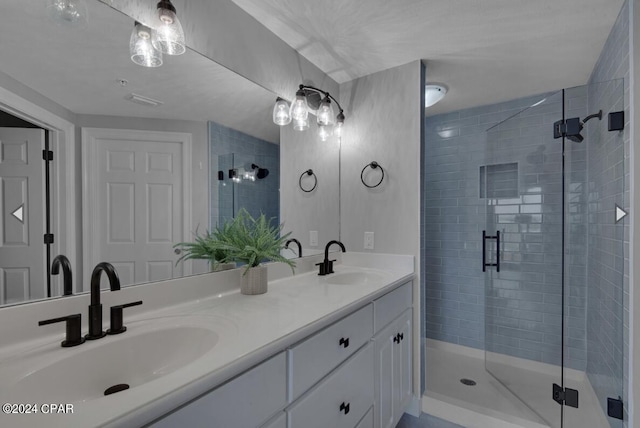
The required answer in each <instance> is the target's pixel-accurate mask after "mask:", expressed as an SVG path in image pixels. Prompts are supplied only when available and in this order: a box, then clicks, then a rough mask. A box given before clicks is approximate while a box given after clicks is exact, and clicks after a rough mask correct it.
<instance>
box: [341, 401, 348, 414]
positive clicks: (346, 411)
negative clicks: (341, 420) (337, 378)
mask: <svg viewBox="0 0 640 428" xmlns="http://www.w3.org/2000/svg"><path fill="white" fill-rule="evenodd" d="M349 407H350V406H349V403H346V404H345V402H344V401H343V402H342V404H341V405H340V411H341V412H344V414H345V415H346V414H348V413H349V410H350V409H349Z"/></svg>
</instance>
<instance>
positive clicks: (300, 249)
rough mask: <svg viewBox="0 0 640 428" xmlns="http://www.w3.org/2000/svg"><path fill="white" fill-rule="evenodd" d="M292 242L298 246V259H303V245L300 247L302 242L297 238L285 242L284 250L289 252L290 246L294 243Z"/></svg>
mask: <svg viewBox="0 0 640 428" xmlns="http://www.w3.org/2000/svg"><path fill="white" fill-rule="evenodd" d="M292 242H293V243H295V244H297V245H298V257H302V245H300V241H298V240H297V239H295V238H291V239H289V240H288V241H287V242H285V243H284V249H285V250H288V249H289V244H290V243H292Z"/></svg>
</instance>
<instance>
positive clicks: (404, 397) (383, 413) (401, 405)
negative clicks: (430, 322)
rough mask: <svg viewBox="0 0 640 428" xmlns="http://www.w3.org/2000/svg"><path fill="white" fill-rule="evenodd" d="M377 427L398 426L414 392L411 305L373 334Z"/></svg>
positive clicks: (375, 418)
mask: <svg viewBox="0 0 640 428" xmlns="http://www.w3.org/2000/svg"><path fill="white" fill-rule="evenodd" d="M373 340H374V343H375V357H376V361H375V370H376V372H375V373H376V374H375V394H376V401H375V406H374V408H375V415H374V426H375V427H376V428H393V427H395V426H396V424H397V423H398V421H399V420H400V418H401V417H402V414H403V413H404V410H405V409H406V406H407V405H408V404H409V401H410V400H411V394H412V378H413V374H412V349H413V347H412V346H411V309H408V310H406V311H405V312H404V313H403V314H402V315H401V316H400V317H399V318H397V319H396V320H394V321H393V322H392V323H391V324H389V326H387V327H386V328H385V329H384V330H382V331H381V332H380V333H378V334H377V335H376V336H375V337H374V339H373Z"/></svg>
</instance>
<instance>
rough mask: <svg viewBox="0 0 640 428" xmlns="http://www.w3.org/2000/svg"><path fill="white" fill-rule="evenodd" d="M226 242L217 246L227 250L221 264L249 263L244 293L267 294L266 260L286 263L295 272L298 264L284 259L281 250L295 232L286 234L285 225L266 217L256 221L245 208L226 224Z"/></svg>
mask: <svg viewBox="0 0 640 428" xmlns="http://www.w3.org/2000/svg"><path fill="white" fill-rule="evenodd" d="M225 227H226V228H227V229H226V233H225V235H224V239H221V240H218V241H216V243H215V245H214V246H215V247H216V248H218V249H221V250H224V251H225V254H226V257H224V258H223V259H222V260H221V261H231V260H233V261H235V262H239V263H245V264H246V267H245V269H244V271H243V272H242V278H241V287H240V291H241V293H242V294H262V293H266V292H267V267H266V266H264V265H262V264H261V262H263V261H275V262H282V263H286V264H287V265H289V266H290V267H291V271H292V272H293V271H294V267H295V262H293V261H292V260H289V259H287V258H286V257H283V256H282V255H281V254H280V251H281V250H282V248H283V247H284V243H285V242H286V240H287V238H288V237H289V235H290V234H291V232H289V233H286V234H284V235H282V228H283V225H282V224H280V225H278V226H275V225H272V224H271V222H270V221H269V220H267V218H266V217H265V215H264V214H260V216H259V217H258V218H253V217H252V216H251V214H249V213H248V212H247V211H246V210H245V209H244V208H243V209H241V210H240V211H239V212H238V214H237V215H236V217H235V218H234V219H233V220H232V221H231V222H230V223H228V224H226V225H225Z"/></svg>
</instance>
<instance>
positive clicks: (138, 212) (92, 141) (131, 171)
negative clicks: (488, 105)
mask: <svg viewBox="0 0 640 428" xmlns="http://www.w3.org/2000/svg"><path fill="white" fill-rule="evenodd" d="M102 131H104V132H103V133H98V134H110V132H109V130H102ZM89 134H90V132H89ZM112 134H113V135H93V136H91V137H90V138H89V139H88V140H89V141H88V144H87V149H88V154H89V158H90V159H89V164H90V165H92V166H93V167H95V170H93V171H91V170H87V174H86V175H87V176H86V180H87V187H86V188H87V189H88V190H89V192H91V191H92V190H93V191H95V194H92V195H89V199H90V200H91V201H92V202H91V209H92V211H93V214H92V215H91V216H90V217H91V218H88V219H87V220H88V223H89V229H90V233H91V234H92V237H91V240H92V241H93V242H91V243H90V245H91V246H92V250H93V251H92V252H91V253H92V254H91V258H90V260H88V263H87V266H86V267H85V270H84V271H85V272H86V274H85V278H86V280H85V284H88V279H89V276H90V274H91V270H92V269H93V266H95V264H97V263H99V262H101V261H107V262H110V263H111V264H113V266H114V267H115V268H116V270H117V271H118V275H119V276H120V281H121V285H123V286H124V285H130V284H139V283H144V282H150V281H159V280H163V279H170V278H177V277H181V276H183V263H179V264H177V265H176V261H177V259H178V257H179V255H177V254H176V253H175V252H174V249H173V245H174V244H176V243H178V242H181V241H184V239H183V238H184V236H183V235H184V230H185V228H184V221H185V218H184V217H185V214H184V206H185V204H186V202H185V195H184V187H183V179H184V177H183V173H184V172H185V171H184V165H183V160H184V157H185V154H184V150H185V147H184V142H183V141H175V139H174V141H171V138H169V139H168V140H169V141H167V138H158V139H157V140H149V135H158V134H161V133H150V134H141V133H140V132H139V131H129V132H127V131H123V130H116V131H113V133H112ZM169 135H171V134H169ZM106 285H107V283H106V281H105V279H104V278H103V286H106Z"/></svg>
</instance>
